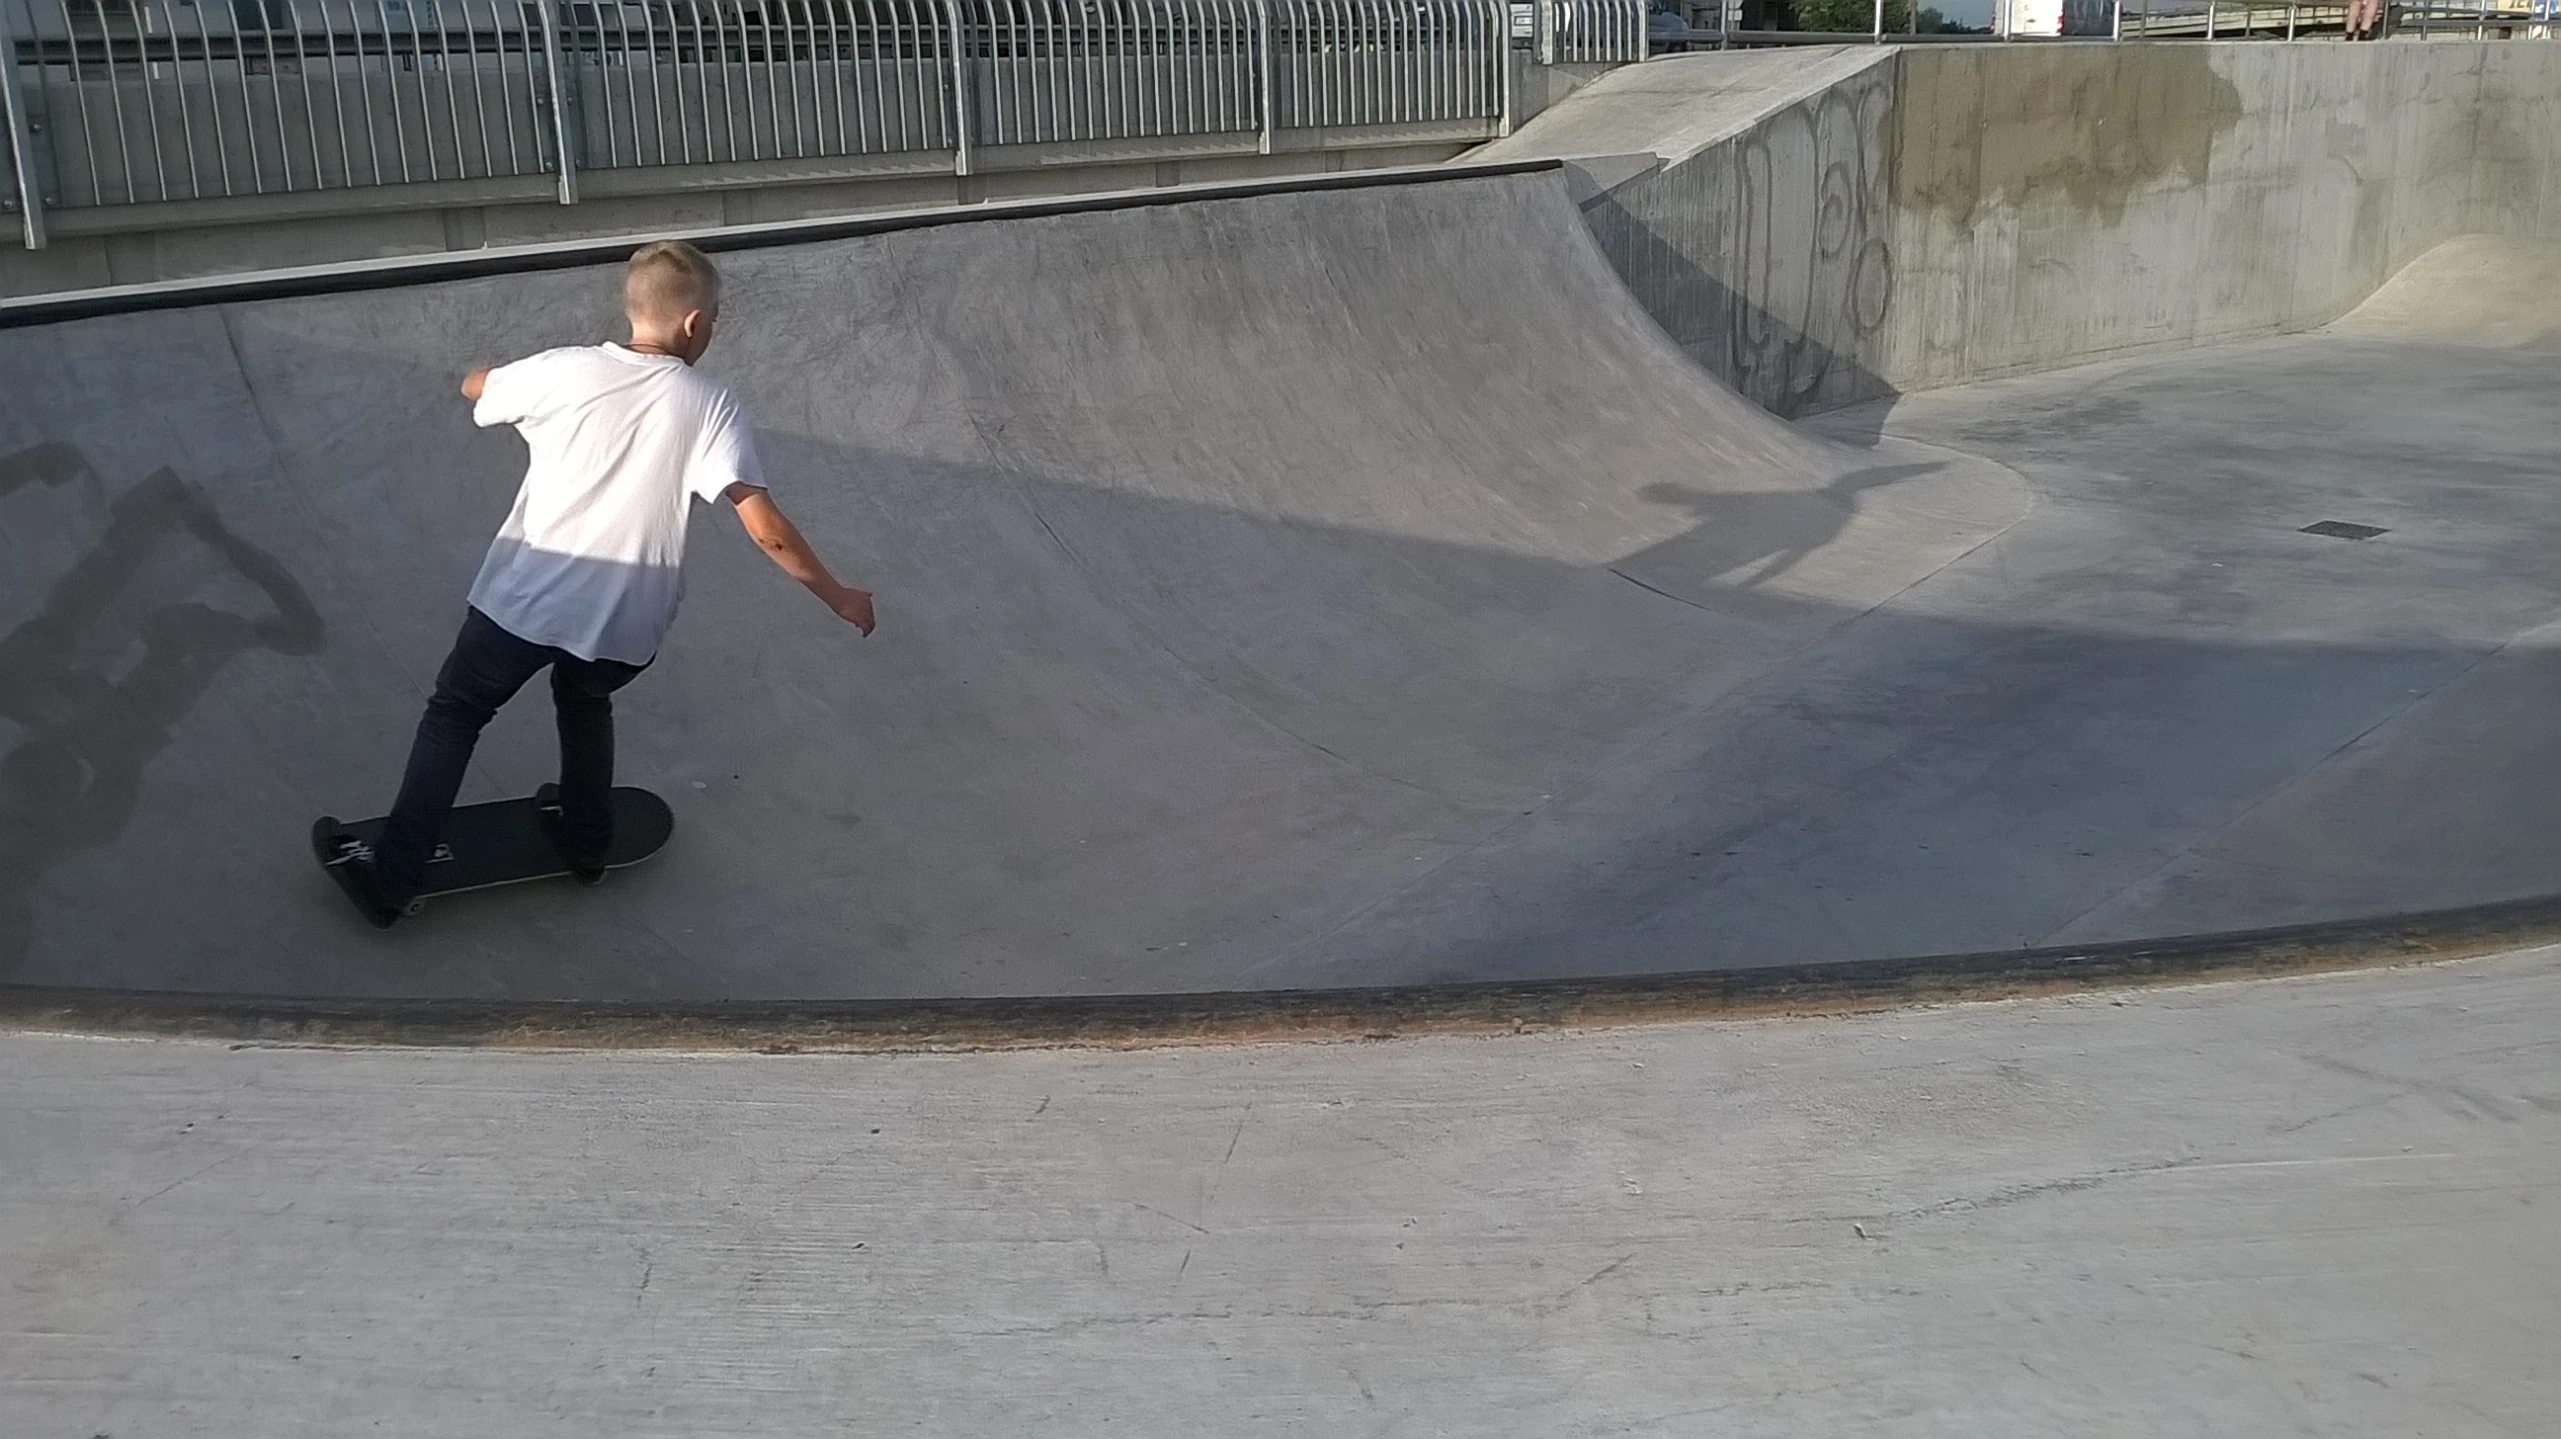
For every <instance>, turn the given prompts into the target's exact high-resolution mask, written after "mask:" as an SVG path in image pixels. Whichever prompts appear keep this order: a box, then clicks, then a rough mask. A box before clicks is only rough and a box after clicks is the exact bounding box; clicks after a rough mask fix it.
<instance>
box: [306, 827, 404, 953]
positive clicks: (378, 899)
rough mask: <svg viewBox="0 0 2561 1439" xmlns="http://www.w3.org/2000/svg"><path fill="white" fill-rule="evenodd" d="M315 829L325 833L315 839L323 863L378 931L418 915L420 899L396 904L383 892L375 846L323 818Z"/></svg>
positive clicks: (313, 841) (313, 840)
mask: <svg viewBox="0 0 2561 1439" xmlns="http://www.w3.org/2000/svg"><path fill="white" fill-rule="evenodd" d="M314 828H315V829H319V830H322V831H323V832H322V833H319V834H315V835H314V836H313V837H312V844H313V847H314V848H316V849H319V850H320V851H321V852H322V858H321V861H320V862H321V863H322V864H324V865H326V866H328V867H329V870H330V872H331V873H332V874H333V875H335V876H336V877H337V879H338V884H339V887H340V888H341V889H344V890H345V891H346V892H347V897H348V898H350V899H352V900H354V901H355V902H356V908H357V909H358V910H359V911H361V912H362V913H363V914H364V917H365V919H366V921H367V922H368V923H370V924H372V925H373V927H374V928H376V929H389V928H391V927H392V926H393V925H395V924H398V923H399V922H400V921H401V920H402V919H404V918H406V917H408V916H410V915H414V914H416V913H417V912H418V911H419V910H420V909H421V908H422V907H423V906H421V905H420V904H419V902H418V901H417V900H414V899H413V900H410V901H409V902H408V903H406V904H394V903H393V902H392V901H391V899H390V897H389V896H387V895H385V894H384V893H383V890H382V877H381V876H380V875H378V874H376V873H375V872H374V867H373V846H371V845H368V844H366V843H365V842H364V841H363V840H360V839H358V838H356V837H355V836H354V835H352V834H349V833H347V832H346V831H345V830H342V829H338V828H336V826H335V824H334V823H333V822H332V821H331V820H329V819H328V818H327V817H326V816H323V817H322V819H321V822H320V824H319V825H317V826H314Z"/></svg>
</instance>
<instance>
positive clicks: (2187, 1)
mask: <svg viewBox="0 0 2561 1439" xmlns="http://www.w3.org/2000/svg"><path fill="white" fill-rule="evenodd" d="M1694 8H1697V9H1710V8H1716V7H1712V6H1698V7H1694ZM2349 10H2350V7H2349V5H2348V4H2347V3H2345V0H2157V3H2156V0H2064V3H2063V4H2062V5H2060V6H2059V7H2057V8H2056V9H2053V10H2049V11H2047V12H2046V14H2047V15H2048V16H2049V17H2050V18H2054V19H2058V20H2059V21H2060V28H2059V29H2056V30H2044V31H2028V30H2018V31H2012V32H2009V33H2002V32H2001V31H1999V30H1998V29H1994V30H1986V31H1976V32H1964V33H1954V34H1937V35H1933V34H1927V33H1921V34H1911V33H1905V32H1900V31H1895V30H1889V29H1887V28H1885V7H1884V6H1883V5H1882V4H1877V5H1875V6H1874V15H1875V21H1874V24H1873V26H1872V28H1871V29H1869V30H1864V31H1858V30H1852V31H1842V30H1746V29H1741V28H1731V29H1717V28H1713V27H1709V28H1698V27H1692V28H1687V29H1665V30H1653V29H1649V31H1648V32H1647V38H1648V40H1649V42H1650V43H1649V47H1648V48H1649V50H1650V52H1651V53H1653V54H1664V53H1667V52H1673V51H1682V50H1727V49H1743V48H1747V47H1756V46H1784V45H1854V44H1860V43H1865V42H1874V43H1877V44H1887V45H1912V44H1958V45H1964V44H2002V43H2006V42H2009V41H2014V40H2026V41H2036V40H2049V39H2064V40H2186V39H2199V40H2275V39H2284V40H2293V39H2298V38H2306V37H2314V36H2321V37H2326V38H2331V39H2335V38H2337V37H2338V35H2339V34H2340V33H2341V32H2342V31H2343V30H2345V29H2346V28H2347V25H2348V19H2349ZM2005 13H2006V10H2005V9H2004V8H2003V7H1998V6H1996V7H1995V18H1996V21H1997V19H1998V18H1999V17H2000V16H2001V15H2003V14H2005ZM2379 13H2380V14H2381V16H2382V19H2381V22H2380V28H2381V30H2382V32H2383V33H2385V34H2388V35H2398V36H2401V37H2404V38H2411V39H2428V38H2431V37H2432V36H2443V37H2445V38H2447V39H2456V38H2462V39H2494V38H2509V37H2516V38H2526V39H2554V38H2561V0H2392V3H2389V4H2387V5H2384V6H2382V7H2381V9H2380V11H2379ZM1718 15H1719V18H1720V19H1730V18H1732V12H1731V9H1730V8H1727V9H1719V10H1718Z"/></svg>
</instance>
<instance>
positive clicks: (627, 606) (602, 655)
mask: <svg viewBox="0 0 2561 1439" xmlns="http://www.w3.org/2000/svg"><path fill="white" fill-rule="evenodd" d="M471 418H472V420H473V422H474V423H476V424H478V425H480V426H481V427H483V428H487V427H489V426H493V425H513V426H515V427H516V430H517V432H518V433H520V434H522V435H523V436H524V437H525V445H526V447H527V448H528V449H530V450H532V451H533V456H532V459H531V461H530V463H528V464H527V465H526V467H525V483H524V487H523V488H522V489H519V490H518V491H517V492H516V507H515V509H514V510H512V511H510V512H509V513H508V515H507V522H506V524H504V525H502V526H500V527H499V530H498V538H497V539H496V540H495V541H493V542H492V543H491V544H490V546H489V558H488V559H487V560H485V561H483V562H482V563H481V566H480V578H478V579H476V580H474V581H472V585H471V603H472V605H473V607H474V608H476V609H478V610H479V611H480V612H481V613H482V614H485V615H487V616H489V618H491V619H493V620H495V621H497V622H498V624H499V626H500V627H501V628H503V629H505V630H506V631H507V632H508V633H510V634H513V635H515V636H517V637H518V638H520V639H526V640H530V641H532V642H533V643H535V644H538V645H553V646H557V647H558V648H560V649H564V650H567V651H568V652H569V653H571V654H573V655H576V656H578V657H579V658H580V659H590V660H593V659H608V660H620V661H622V662H624V663H626V664H635V665H636V664H645V663H647V662H648V660H649V658H650V657H651V656H653V655H655V654H656V653H658V641H659V639H660V637H661V636H663V635H665V634H666V632H667V626H668V625H669V624H670V623H672V622H673V621H674V620H675V618H676V606H677V604H678V603H679V602H680V601H682V600H683V599H684V597H685V523H686V521H687V520H688V519H689V518H690V517H691V510H692V505H693V501H695V500H696V499H702V500H714V499H717V498H719V497H720V493H721V491H723V490H726V489H728V488H729V487H730V486H731V485H733V484H738V483H740V482H742V481H743V482H744V483H747V484H750V485H754V486H757V487H758V488H762V487H763V486H764V483H765V480H764V472H763V470H762V468H761V467H760V466H758V464H757V463H756V447H755V442H754V440H753V438H752V437H751V436H750V435H749V433H748V429H747V417H746V416H745V415H743V414H741V413H739V410H738V402H737V401H736V400H733V399H731V398H730V397H729V391H728V390H726V389H724V388H722V387H721V385H720V384H719V382H718V381H715V380H712V379H710V378H708V377H706V376H704V375H703V374H701V373H700V372H699V371H697V370H695V369H694V368H692V367H691V366H689V365H687V364H686V363H685V362H684V361H682V360H679V359H677V358H675V357H674V356H672V355H644V354H642V353H640V352H638V351H636V350H627V349H625V348H623V347H622V346H620V345H614V344H604V345H582V346H578V347H575V348H571V349H563V350H545V351H543V352H542V353H541V354H539V355H533V356H530V357H528V358H526V359H522V360H518V361H517V362H515V363H514V364H512V365H501V366H499V367H498V368H497V369H494V370H491V371H490V372H489V377H488V380H487V381H486V383H485V386H484V388H483V389H482V390H481V392H480V401H479V403H478V404H476V405H474V406H473V407H472V411H471Z"/></svg>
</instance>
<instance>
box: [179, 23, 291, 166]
mask: <svg viewBox="0 0 2561 1439" xmlns="http://www.w3.org/2000/svg"><path fill="white" fill-rule="evenodd" d="M273 3H275V0H260V3H259V14H258V18H259V20H260V21H261V22H262V23H260V25H259V26H258V34H259V38H260V39H261V41H262V42H263V43H264V44H265V45H266V47H267V109H268V111H269V112H270V113H272V114H273V115H274V116H275V121H276V168H277V169H278V170H281V171H283V172H284V173H283V176H282V178H283V182H284V187H285V189H287V190H291V189H293V132H292V129H291V127H290V126H288V125H286V124H285V81H284V72H283V71H282V70H279V69H277V68H276V66H277V63H278V62H277V59H276V23H275V20H276V17H275V12H274V11H272V10H269V9H268V8H267V6H268V5H271V4H273ZM198 23H199V24H201V23H202V22H201V21H199V22H198ZM233 30H234V34H235V37H236V35H237V32H238V27H237V26H234V27H233ZM205 43H206V45H207V46H211V44H212V43H213V41H212V37H211V35H210V33H208V34H207V35H206V39H205ZM232 43H233V45H234V46H235V47H237V45H238V44H239V41H238V39H237V38H235V39H234V40H233V42H232ZM240 93H241V104H242V106H243V107H246V106H247V104H248V94H249V64H248V61H247V59H246V57H243V59H242V61H241V65H240Z"/></svg>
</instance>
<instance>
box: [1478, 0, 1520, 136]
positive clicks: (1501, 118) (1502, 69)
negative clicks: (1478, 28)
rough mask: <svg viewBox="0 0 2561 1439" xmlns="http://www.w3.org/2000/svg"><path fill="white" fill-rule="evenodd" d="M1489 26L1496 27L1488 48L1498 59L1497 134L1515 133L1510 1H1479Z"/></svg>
mask: <svg viewBox="0 0 2561 1439" xmlns="http://www.w3.org/2000/svg"><path fill="white" fill-rule="evenodd" d="M1478 4H1479V5H1480V6H1481V7H1482V10H1481V13H1482V14H1483V15H1484V16H1485V23H1486V24H1488V25H1490V26H1492V27H1493V28H1492V30H1491V31H1490V32H1488V34H1487V36H1486V44H1487V45H1488V46H1489V47H1490V48H1491V49H1492V51H1493V59H1494V86H1495V94H1494V114H1495V117H1496V118H1495V122H1494V133H1495V134H1497V135H1509V134H1510V133H1512V98H1513V97H1512V7H1511V5H1510V4H1509V3H1508V0H1478Z"/></svg>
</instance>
